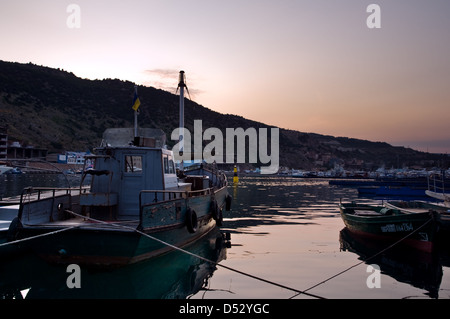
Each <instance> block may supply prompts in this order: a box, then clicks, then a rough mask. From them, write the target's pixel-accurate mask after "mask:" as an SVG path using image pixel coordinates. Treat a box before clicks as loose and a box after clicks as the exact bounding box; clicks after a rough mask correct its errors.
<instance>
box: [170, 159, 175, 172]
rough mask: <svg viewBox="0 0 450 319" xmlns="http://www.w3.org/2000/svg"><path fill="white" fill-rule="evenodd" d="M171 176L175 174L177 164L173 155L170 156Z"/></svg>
mask: <svg viewBox="0 0 450 319" xmlns="http://www.w3.org/2000/svg"><path fill="white" fill-rule="evenodd" d="M169 174H175V163H174V162H173V158H172V156H171V155H169Z"/></svg>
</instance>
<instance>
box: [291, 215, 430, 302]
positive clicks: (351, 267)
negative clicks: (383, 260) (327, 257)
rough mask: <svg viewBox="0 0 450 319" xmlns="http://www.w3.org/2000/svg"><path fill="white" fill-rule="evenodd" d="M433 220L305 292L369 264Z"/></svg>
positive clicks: (428, 221)
mask: <svg viewBox="0 0 450 319" xmlns="http://www.w3.org/2000/svg"><path fill="white" fill-rule="evenodd" d="M432 220H434V218H433V216H432V217H431V218H430V219H429V220H427V221H426V222H425V223H423V224H422V225H421V226H419V227H417V228H416V229H415V230H414V231H412V232H410V233H409V234H407V235H406V236H404V237H402V238H400V239H399V240H397V241H396V242H395V243H393V244H391V245H389V246H388V247H386V248H384V249H382V250H381V251H379V252H378V253H376V254H374V255H372V256H371V257H369V258H366V259H364V260H362V261H360V262H358V263H356V264H354V265H352V266H350V267H348V268H346V269H344V270H342V271H340V272H338V273H337V274H335V275H333V276H330V277H328V278H327V279H324V280H322V281H321V282H319V283H317V284H315V285H313V286H311V287H309V288H308V289H305V290H303V291H304V292H305V291H309V290H311V289H313V288H316V287H318V286H320V285H322V284H324V283H326V282H327V281H330V280H331V279H333V278H336V277H338V276H340V275H342V274H343V273H346V272H347V271H349V270H351V269H353V268H355V267H357V266H359V265H361V264H364V263H366V262H368V261H369V260H371V259H373V258H375V257H377V256H378V255H381V254H382V253H384V252H386V251H387V250H389V249H391V248H393V247H394V246H396V245H398V244H400V243H401V242H402V241H403V240H405V239H407V238H408V237H410V236H411V235H413V234H415V233H416V232H418V231H419V230H420V229H422V228H423V227H425V226H426V225H428V223H430V222H431V221H432ZM301 294H302V293H298V294H296V295H294V296H292V297H291V299H292V298H294V297H297V296H299V295H301Z"/></svg>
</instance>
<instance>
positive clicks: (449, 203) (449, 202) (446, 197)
mask: <svg viewBox="0 0 450 319" xmlns="http://www.w3.org/2000/svg"><path fill="white" fill-rule="evenodd" d="M425 194H427V195H428V196H430V197H433V198H436V199H439V200H442V201H444V205H445V206H446V207H450V194H449V193H438V192H433V191H430V190H426V191H425Z"/></svg>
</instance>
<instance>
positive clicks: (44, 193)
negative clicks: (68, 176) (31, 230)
mask: <svg viewBox="0 0 450 319" xmlns="http://www.w3.org/2000/svg"><path fill="white" fill-rule="evenodd" d="M87 190H89V187H83V188H82V189H81V192H85V191H87ZM65 194H71V195H72V196H78V195H80V188H79V187H77V188H60V189H54V188H48V189H45V188H39V191H36V192H33V193H31V194H28V193H27V194H24V195H23V198H24V200H25V199H26V201H29V202H31V201H36V200H39V199H45V198H51V197H53V196H55V197H56V196H61V195H65ZM21 197H22V195H16V196H11V197H6V198H1V199H0V206H10V205H19V204H20V198H21Z"/></svg>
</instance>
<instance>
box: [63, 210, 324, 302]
mask: <svg viewBox="0 0 450 319" xmlns="http://www.w3.org/2000/svg"><path fill="white" fill-rule="evenodd" d="M66 212H68V213H70V214H73V215H75V216H78V217H82V218H85V219H87V220H90V221H93V222H96V223H101V224H107V225H110V226H114V227H119V228H125V229H129V230H132V231H135V232H137V233H139V234H141V235H143V236H146V237H148V238H150V239H152V240H155V241H157V242H159V243H161V244H163V245H166V246H168V247H170V248H173V249H175V250H178V251H180V252H183V253H185V254H188V255H190V256H193V257H196V258H199V259H201V260H203V261H205V262H208V263H211V264H213V265H215V266H218V267H222V268H225V269H227V270H230V271H233V272H235V273H238V274H241V275H244V276H247V277H250V278H253V279H256V280H259V281H263V282H265V283H268V284H271V285H274V286H278V287H280V288H283V289H287V290H290V291H293V292H295V293H297V294H299V295H300V294H304V295H307V296H310V297H314V298H318V299H325V298H324V297H322V296H318V295H315V294H311V293H308V292H306V291H301V290H298V289H295V288H292V287H288V286H285V285H282V284H279V283H276V282H273V281H270V280H267V279H264V278H261V277H258V276H255V275H252V274H249V273H246V272H243V271H240V270H237V269H234V268H232V267H228V266H225V265H221V264H219V263H218V262H216V261H213V260H210V259H207V258H204V257H202V256H199V255H196V254H194V253H191V252H190V251H187V250H184V249H182V248H180V247H177V246H175V245H172V244H169V243H167V242H165V241H163V240H161V239H158V238H156V237H153V236H151V235H149V234H146V233H144V232H142V231H140V230H139V229H136V228H133V227H130V226H125V225H120V224H116V223H111V222H105V221H102V220H98V219H94V218H90V217H87V216H83V215H80V214H77V213H75V212H72V211H70V210H66Z"/></svg>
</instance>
